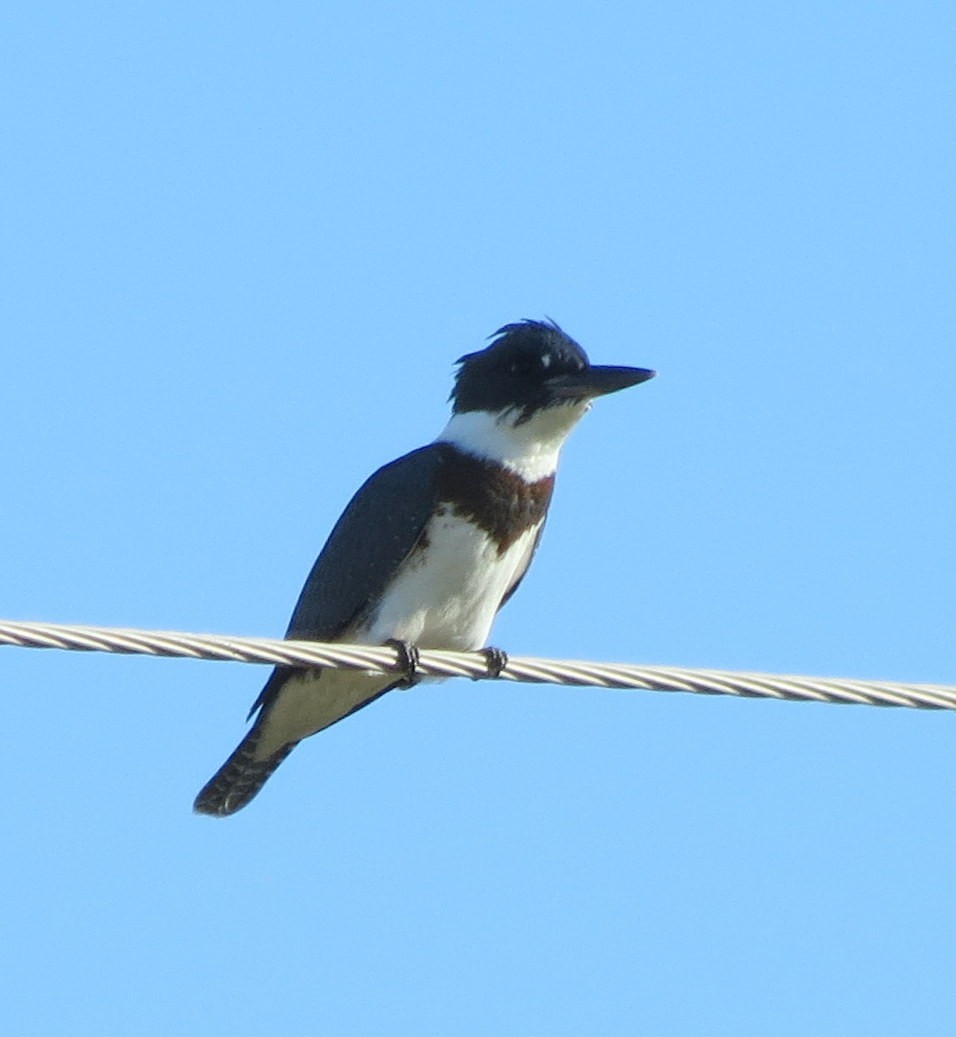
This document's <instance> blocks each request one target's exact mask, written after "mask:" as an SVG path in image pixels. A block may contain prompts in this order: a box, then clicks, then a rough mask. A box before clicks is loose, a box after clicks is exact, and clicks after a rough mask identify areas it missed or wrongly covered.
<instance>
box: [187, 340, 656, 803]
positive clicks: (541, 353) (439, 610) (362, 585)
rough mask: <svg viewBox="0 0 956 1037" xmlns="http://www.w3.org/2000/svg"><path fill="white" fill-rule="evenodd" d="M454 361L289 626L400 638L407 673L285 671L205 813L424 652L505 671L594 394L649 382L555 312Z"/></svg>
mask: <svg viewBox="0 0 956 1037" xmlns="http://www.w3.org/2000/svg"><path fill="white" fill-rule="evenodd" d="M457 364H458V370H457V374H456V376H455V384H454V388H453V389H452V393H451V397H450V400H451V404H452V412H451V418H450V419H449V421H448V424H447V425H446V426H445V428H444V430H443V431H442V432H441V434H440V435H439V436H438V438H437V439H436V440H435V441H434V442H432V443H429V444H428V445H427V446H423V447H420V448H419V449H418V450H413V451H412V452H411V453H409V454H405V456H404V457H400V458H398V460H396V461H392V462H391V463H390V464H387V465H385V466H384V467H382V468H379V470H378V471H377V472H375V473H374V474H373V475H372V476H371V477H370V478H369V479H367V480H366V482H365V483H364V484H363V485H362V487H361V488H360V489H359V491H358V492H357V493H356V494H355V496H354V497H353V498H352V500H351V501H350V502H349V504H348V506H347V507H346V509H345V511H344V512H343V513H342V516H341V518H339V520H338V522H337V523H336V524H335V526H334V527H333V529H332V532H331V533H330V534H329V538H328V540H327V542H326V544H325V547H323V548H322V552H321V554H320V555H319V557H318V559H317V560H316V562H315V565H314V566H313V567H312V571H311V572H310V573H309V576H308V578H307V580H306V581H305V586H304V587H303V588H302V593H301V594H300V595H299V600H298V603H297V604H296V606H295V609H294V611H293V613H292V619H291V621H290V623H289V628H288V630H287V632H286V635H285V636H286V638H294V639H296V640H315V641H341V642H343V643H357V644H371V645H382V644H391V645H394V646H396V647H397V649H398V655H399V658H400V659H401V661H402V672H401V673H395V672H392V673H371V672H368V671H361V670H346V669H307V668H298V667H292V666H277V667H276V668H275V669H274V670H273V671H272V674H271V675H270V676H269V679H268V680H267V681H266V683H265V686H264V687H263V689H262V691H261V692H260V694H259V697H258V698H257V699H256V701H255V703H254V704H253V706H252V709H251V710H250V713H249V717H250V718H251V717H252V716H253V715H255V720H254V722H253V724H252V726H251V728H250V729H249V732H248V733H247V734H246V736H245V738H243V740H242V741H241V742H240V743H239V746H238V747H237V748H236V750H235V752H233V754H232V755H231V756H230V757H229V759H228V760H226V762H225V763H224V764H223V765H222V767H220V769H219V770H218V771H217V772H216V774H215V775H214V776H213V777H212V778H211V779H210V780H209V782H208V783H207V784H206V785H205V786H204V787H203V789H202V791H201V792H200V793H199V795H198V796H197V797H196V801H195V803H194V809H195V810H196V811H197V812H198V813H201V814H211V815H213V816H220V817H222V816H226V815H228V814H234V813H235V812H236V811H237V810H240V809H241V808H242V807H244V806H246V804H247V803H249V801H250V800H251V799H252V798H253V797H254V796H255V795H256V794H257V793H258V792H259V790H260V789H261V788H262V786H263V785H264V784H265V782H266V780H267V779H268V778H269V776H270V775H271V774H272V773H273V771H275V769H276V768H277V767H278V766H279V764H280V763H282V761H283V760H284V759H285V758H286V757H287V756H288V755H289V753H290V752H292V750H293V749H294V748H295V747H296V746H297V745H298V744H299V742H300V741H302V739H303V738H307V737H308V736H309V735H313V734H316V733H317V732H318V731H323V730H324V729H325V728H327V727H329V726H330V725H331V724H334V723H336V722H337V721H339V720H342V719H344V718H345V717H347V716H350V715H351V714H352V713H355V712H356V711H357V710H359V709H362V708H363V707H364V706H367V705H369V704H370V703H372V702H374V701H375V699H377V698H380V697H381V696H382V695H384V694H385V692H387V691H391V690H392V689H393V688H396V687H410V686H412V685H413V684H415V683H416V682H417V681H418V680H419V679H420V677H419V676H418V675H417V674H416V668H415V663H416V659H417V653H418V649H421V648H425V649H428V648H441V649H452V650H460V651H475V650H479V649H484V651H485V653H486V659H487V660H488V670H489V675H491V676H497V675H498V674H500V672H501V670H502V668H503V667H504V666H505V665H506V663H507V656H505V654H504V653H503V652H502V651H501V650H500V649H497V648H487V647H485V646H486V645H487V638H488V635H489V633H490V631H491V625H492V623H493V621H494V618H495V615H496V614H497V612H498V610H499V609H500V608H501V606H502V605H504V603H505V602H506V601H508V599H509V598H511V596H512V595H513V594H514V592H515V591H516V590H517V589H518V586H519V584H520V583H521V581H522V579H524V576H525V573H526V572H527V571H528V566H529V565H530V564H531V559H532V557H533V556H534V553H535V551H536V549H537V547H538V543H539V542H540V540H541V533H542V530H543V528H544V522H545V518H546V516H547V513H548V505H549V504H550V503H551V494H552V491H553V489H554V476H555V471H556V469H557V464H558V455H559V453H560V450H561V447H562V445H563V443H564V441H565V439H566V438H567V436H568V434H569V433H570V431H571V429H572V428H573V427H574V426H575V425H576V424H577V422H578V421H579V420H580V418H581V417H582V416H583V415H584V414H585V412H586V411H587V410H589V409H590V406H591V402H592V401H593V400H594V399H595V398H596V397H598V396H606V395H607V394H608V393H612V392H617V391H618V390H620V389H626V388H628V387H629V386H632V385H637V384H639V383H640V382H644V381H647V380H648V379H649V378H652V377H653V376H654V372H653V371H649V370H647V369H646V368H643V367H608V366H598V365H594V364H592V363H591V362H590V361H589V360H588V356H587V354H586V353H585V352H584V350H583V349H582V348H581V346H579V345H578V344H577V342H575V341H574V339H572V338H571V337H570V336H569V335H568V334H566V333H565V332H564V331H563V330H562V329H561V328H560V327H559V326H558V325H557V324H555V323H554V322H553V321H551V320H545V321H536V320H523V321H519V322H517V323H514V324H506V325H505V326H504V327H502V328H499V329H498V331H496V332H495V333H494V335H492V336H491V344H490V345H489V346H488V347H487V348H486V349H482V350H480V351H478V352H476V353H468V354H467V355H466V356H463V357H461V358H460V359H459V360H458V361H457Z"/></svg>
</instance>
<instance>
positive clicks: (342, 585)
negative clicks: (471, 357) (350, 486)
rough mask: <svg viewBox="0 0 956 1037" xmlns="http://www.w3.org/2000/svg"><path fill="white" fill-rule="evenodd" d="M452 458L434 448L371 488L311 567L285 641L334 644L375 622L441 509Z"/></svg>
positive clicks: (379, 477)
mask: <svg viewBox="0 0 956 1037" xmlns="http://www.w3.org/2000/svg"><path fill="white" fill-rule="evenodd" d="M446 450H447V448H446V447H444V446H443V445H440V444H438V443H432V444H430V445H429V446H425V447H422V448H421V449H419V450H414V451H412V453H410V454H406V455H405V456H404V457H400V458H399V459H398V460H397V461H392V463H391V464H387V465H385V466H384V468H380V469H379V470H378V471H377V472H376V473H375V474H374V475H372V476H371V477H370V478H369V479H367V480H366V482H365V483H364V485H363V486H362V487H361V488H360V489H359V491H358V492H357V493H356V494H355V496H354V497H353V498H352V500H351V501H350V502H349V504H348V507H347V508H346V509H345V511H344V512H343V513H342V517H341V518H340V519H339V520H338V522H337V523H336V524H335V528H334V529H333V530H332V532H331V533H330V534H329V539H328V540H327V541H326V544H325V547H323V548H322V553H321V554H320V555H319V557H318V558H317V559H316V562H315V565H313V566H312V571H311V572H310V573H309V576H308V579H307V580H306V581H305V586H304V587H303V588H302V593H301V594H300V595H299V600H298V603H297V604H296V606H295V610H294V611H293V613H292V619H291V620H290V622H289V629H288V631H287V632H286V637H290V638H305V639H309V640H313V641H329V640H334V639H335V638H337V637H340V636H341V635H342V633H343V632H344V631H345V630H347V629H348V628H349V627H350V626H351V625H352V624H353V623H356V622H359V621H361V620H362V619H364V618H365V617H366V616H367V615H368V614H369V612H370V611H371V609H372V608H374V606H375V604H376V603H377V601H378V599H379V598H380V597H381V595H382V593H383V591H384V590H385V588H386V586H387V585H388V583H389V582H390V581H391V579H392V577H393V576H394V575H395V572H396V570H397V569H398V567H399V566H400V565H401V564H402V562H403V561H404V560H405V559H406V558H407V557H408V556H409V554H410V553H411V552H412V550H413V549H414V547H415V545H416V544H417V543H418V541H419V539H420V537H421V535H422V533H423V531H424V529H425V526H426V525H427V524H428V520H429V519H430V518H431V516H432V514H433V512H434V510H435V508H436V505H437V500H436V494H437V489H436V486H437V480H436V474H437V472H438V469H439V468H440V466H441V464H442V463H443V460H444V458H445V454H446Z"/></svg>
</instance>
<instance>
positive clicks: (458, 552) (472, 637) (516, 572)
mask: <svg viewBox="0 0 956 1037" xmlns="http://www.w3.org/2000/svg"><path fill="white" fill-rule="evenodd" d="M537 531H538V527H537V526H534V527H532V528H530V529H527V530H525V532H524V533H522V534H521V536H519V537H518V539H517V540H516V541H515V542H514V543H513V544H512V545H511V546H510V547H509V548H508V549H507V550H506V551H505V552H504V553H503V554H499V553H498V547H497V545H496V544H495V543H494V541H493V540H491V539H490V538H489V537H488V535H487V534H486V533H485V532H484V531H483V530H482V529H479V528H478V527H477V526H475V525H473V524H472V523H471V522H468V521H466V520H465V519H463V518H460V517H459V516H457V515H455V514H454V513H453V512H452V510H451V508H450V507H448V506H446V507H444V508H443V509H442V510H441V511H440V512H439V513H438V514H437V515H436V516H435V517H434V518H433V519H432V520H431V521H430V522H429V523H428V526H427V527H426V530H425V544H426V546H425V548H424V550H422V551H421V552H420V553H419V554H418V555H417V556H416V557H413V558H412V559H409V561H408V562H406V563H405V564H404V565H403V566H402V567H401V569H400V570H399V573H398V575H397V576H396V577H395V579H394V580H393V581H392V583H391V584H390V585H389V587H388V589H387V590H386V592H385V594H384V596H383V598H382V603H381V606H380V607H379V608H378V610H377V611H376V612H375V613H374V614H373V615H372V616H371V618H370V620H369V623H368V624H367V625H366V627H365V629H364V630H363V631H362V632H361V635H360V640H362V641H365V640H367V641H369V642H371V643H381V642H382V641H385V640H387V639H389V638H399V639H401V640H403V641H409V642H410V643H412V644H415V645H418V646H420V647H422V648H449V649H461V650H464V651H468V650H471V649H476V648H481V647H483V646H484V645H485V644H487V637H488V633H489V631H490V630H491V624H492V621H493V620H494V618H495V613H496V612H497V610H498V606H499V605H500V604H501V599H502V598H503V597H504V596H505V594H506V593H507V592H508V590H509V589H510V588H511V586H512V585H513V584H514V582H515V580H516V579H517V578H518V577H519V576H520V574H521V573H522V572H523V571H524V569H525V568H526V567H527V564H528V560H529V558H530V557H531V552H532V550H533V549H534V540H535V536H536V535H537Z"/></svg>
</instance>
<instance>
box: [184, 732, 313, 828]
mask: <svg viewBox="0 0 956 1037" xmlns="http://www.w3.org/2000/svg"><path fill="white" fill-rule="evenodd" d="M259 733H260V732H259V725H258V724H256V725H254V726H253V728H252V730H251V731H250V732H249V733H248V734H247V735H246V737H245V738H243V740H242V741H241V742H240V743H239V745H238V746H237V747H236V750H235V752H234V753H233V754H232V755H231V756H230V757H229V759H228V760H226V762H225V763H224V764H223V765H222V766H221V767H220V768H219V770H218V771H216V773H215V774H214V775H213V776H212V777H211V778H210V779H209V781H208V782H207V783H206V784H205V785H204V786H203V787H202V789H201V790H200V792H199V795H198V796H197V797H196V801H195V802H194V803H193V810H195V811H196V813H197V814H211V815H213V816H214V817H226V816H227V815H229V814H234V813H235V812H236V811H237V810H241V809H242V808H243V807H244V806H245V805H246V804H247V803H248V802H249V801H250V800H251V799H252V798H253V797H254V796H255V795H256V794H257V793H258V792H259V790H260V789H261V788H262V786H263V785H265V783H266V782H267V781H268V780H269V777H270V776H271V774H272V772H273V771H274V770H275V769H276V767H278V766H279V764H280V763H282V761H283V760H284V759H285V758H286V757H287V756H288V755H289V753H291V752H292V750H293V749H294V748H295V747H296V746H297V745H298V744H299V743H298V742H289V743H288V744H287V745H284V746H283V747H282V748H281V749H279V750H277V751H276V752H274V753H273V754H272V755H271V756H267V757H266V758H265V759H264V760H257V759H255V751H256V744H257V743H258V741H259Z"/></svg>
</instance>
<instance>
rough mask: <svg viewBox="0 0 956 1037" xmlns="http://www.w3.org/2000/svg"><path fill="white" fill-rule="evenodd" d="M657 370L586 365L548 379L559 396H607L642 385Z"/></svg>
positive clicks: (555, 393)
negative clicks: (581, 368) (579, 369)
mask: <svg viewBox="0 0 956 1037" xmlns="http://www.w3.org/2000/svg"><path fill="white" fill-rule="evenodd" d="M656 373H657V372H656V371H649V370H648V369H647V368H646V367H598V366H591V367H585V368H584V369H583V370H581V371H573V372H571V373H570V374H561V375H557V376H556V377H555V378H549V379H548V389H549V391H550V392H552V393H553V394H554V395H555V396H556V397H558V398H561V397H563V398H565V399H582V398H590V397H593V396H606V395H607V394H608V393H612V392H618V391H619V390H620V389H627V388H629V387H630V386H632V385H640V383H641V382H646V381H647V380H648V378H653V377H654V375H655V374H656Z"/></svg>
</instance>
